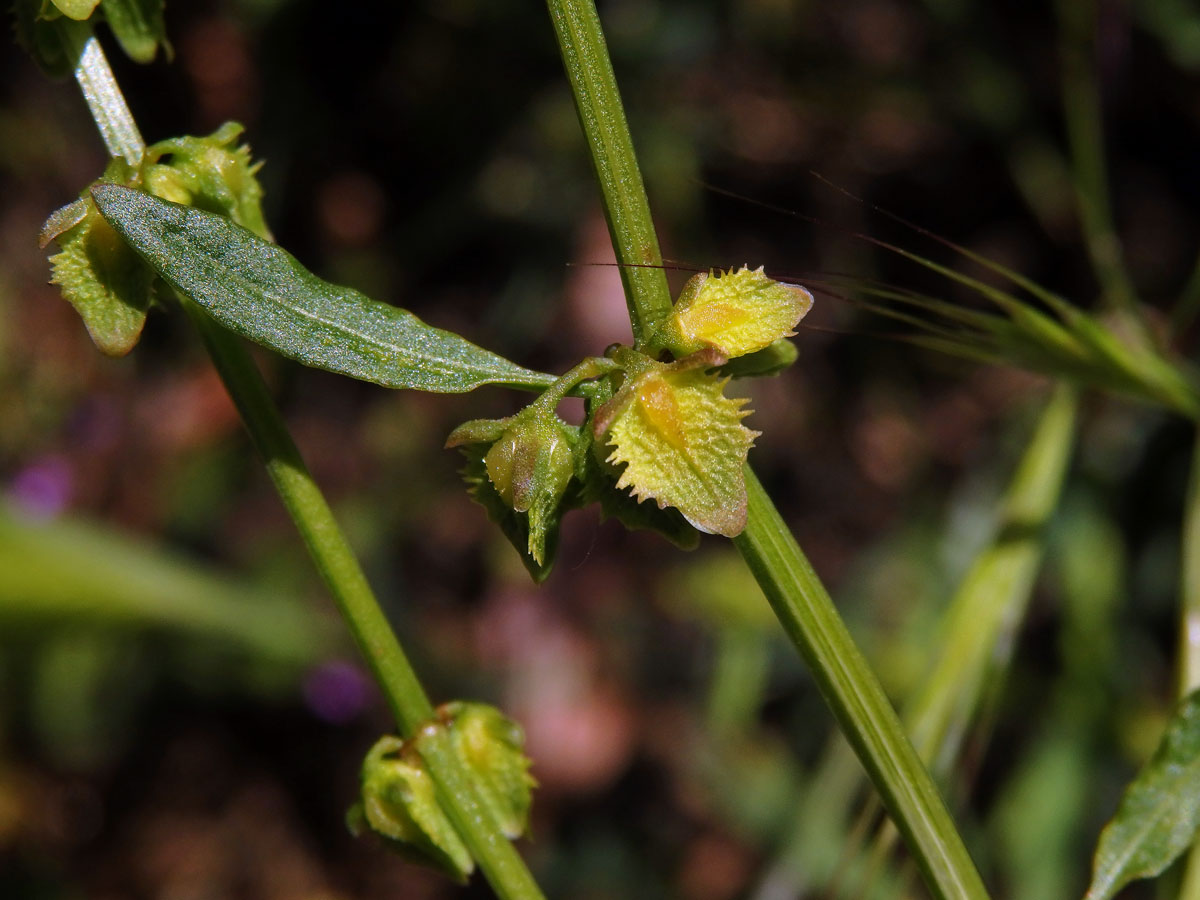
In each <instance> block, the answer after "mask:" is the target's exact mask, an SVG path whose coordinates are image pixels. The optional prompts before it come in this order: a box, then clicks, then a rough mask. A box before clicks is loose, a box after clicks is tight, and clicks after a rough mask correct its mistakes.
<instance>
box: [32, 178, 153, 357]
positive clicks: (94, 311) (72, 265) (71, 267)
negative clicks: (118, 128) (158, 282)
mask: <svg viewBox="0 0 1200 900" xmlns="http://www.w3.org/2000/svg"><path fill="white" fill-rule="evenodd" d="M130 177H131V176H130V172H129V167H128V165H126V164H125V162H124V161H123V160H119V159H114V160H112V161H111V162H110V163H109V165H108V168H107V169H105V172H104V178H105V179H112V180H116V181H125V180H127V179H128V178H130ZM51 240H55V241H57V242H58V244H59V246H60V247H61V248H62V252H60V253H57V254H55V255H54V256H52V257H50V264H51V267H52V269H53V275H52V276H51V279H50V280H51V282H52V283H54V284H56V285H58V286H59V287H60V288H61V289H62V294H63V297H64V298H65V299H66V300H67V301H68V302H69V303H70V304H71V305H72V306H74V307H75V311H76V312H78V313H79V316H80V318H82V319H83V324H84V325H85V326H86V327H87V330H88V334H89V335H91V338H92V340H93V341H94V342H95V344H96V346H97V347H98V348H100V350H101V351H102V352H103V353H106V354H107V355H109V356H124V355H125V354H126V353H128V352H129V351H130V350H132V349H133V347H134V345H135V344H136V343H137V341H138V338H139V337H140V336H141V333H142V327H143V326H144V325H145V323H146V310H147V309H148V308H149V306H150V301H151V296H152V292H151V287H152V285H153V281H154V273H153V272H152V271H151V270H150V269H148V268H146V266H145V264H144V263H143V262H142V260H141V258H140V257H139V256H138V255H137V254H136V253H134V252H133V250H131V249H130V248H129V245H128V244H126V243H125V242H124V241H123V240H122V239H121V237H120V235H118V234H117V232H116V231H114V230H113V228H112V226H111V225H109V224H108V222H106V221H105V220H104V218H103V217H102V216H101V215H100V213H99V212H98V211H97V209H96V207H95V205H94V204H93V203H92V202H91V197H90V194H88V192H86V191H85V192H84V194H83V196H82V199H81V200H78V201H76V202H75V203H72V204H71V205H69V206H66V207H63V209H61V210H59V211H58V212H57V213H55V214H54V215H53V216H52V217H51V219H50V221H49V222H47V223H46V226H45V228H43V230H42V242H43V246H45V244H46V243H49V241H51Z"/></svg>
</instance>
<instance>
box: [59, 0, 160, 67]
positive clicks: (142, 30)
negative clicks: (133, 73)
mask: <svg viewBox="0 0 1200 900" xmlns="http://www.w3.org/2000/svg"><path fill="white" fill-rule="evenodd" d="M56 2H58V0H56ZM72 2H80V0H72ZM93 5H94V4H93ZM100 10H101V12H103V13H104V18H105V19H106V20H107V21H108V25H109V27H110V28H112V31H113V34H114V35H115V36H116V38H117V42H118V43H119V44H120V45H121V49H122V50H124V51H125V53H126V54H127V55H128V56H129V58H130V59H132V60H133V61H134V62H140V63H148V62H153V61H154V56H155V54H156V53H157V52H158V48H159V45H160V44H161V45H162V46H163V47H164V48H165V49H166V51H167V54H168V58H169V56H170V52H171V45H170V44H168V43H167V27H166V25H165V23H164V22H163V0H100Z"/></svg>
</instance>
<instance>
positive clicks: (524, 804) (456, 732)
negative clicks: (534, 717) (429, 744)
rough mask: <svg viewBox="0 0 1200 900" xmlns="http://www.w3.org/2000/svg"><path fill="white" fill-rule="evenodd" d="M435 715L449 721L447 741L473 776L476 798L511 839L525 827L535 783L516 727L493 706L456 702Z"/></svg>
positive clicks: (522, 832)
mask: <svg viewBox="0 0 1200 900" xmlns="http://www.w3.org/2000/svg"><path fill="white" fill-rule="evenodd" d="M438 713H439V714H440V715H441V716H442V717H443V718H444V719H447V720H448V721H449V726H448V727H449V729H450V742H451V744H452V745H453V747H454V751H455V753H456V754H457V756H458V758H459V759H460V760H461V761H462V763H463V764H464V765H465V766H466V768H467V771H469V772H470V773H471V774H472V775H473V776H474V777H475V786H476V788H477V790H478V792H479V796H480V799H481V800H482V801H483V803H484V805H485V806H487V808H488V809H489V810H490V811H491V813H492V815H493V816H494V817H495V819H496V821H497V822H498V823H499V824H500V831H501V832H502V833H503V834H504V836H505V837H507V838H509V839H510V840H515V839H516V838H519V837H520V836H521V835H523V834H524V833H525V832H526V830H527V829H528V828H529V809H530V807H531V806H532V805H533V789H534V788H535V787H536V786H537V781H536V780H535V779H534V777H533V776H532V775H530V774H529V765H530V762H529V757H527V756H526V755H525V754H524V753H523V752H522V748H523V747H524V746H525V733H524V732H523V731H522V730H521V726H520V725H518V724H517V723H516V722H514V721H513V720H512V719H510V718H508V716H506V715H504V714H503V713H501V712H500V710H498V709H496V708H495V707H494V706H488V705H487V704H485V703H464V702H462V701H455V702H453V703H447V704H445V705H444V706H442V707H441V708H440V709H439V710H438Z"/></svg>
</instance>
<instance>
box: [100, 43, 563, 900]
mask: <svg viewBox="0 0 1200 900" xmlns="http://www.w3.org/2000/svg"><path fill="white" fill-rule="evenodd" d="M77 72H83V73H85V74H86V78H85V77H84V75H80V78H79V80H80V84H81V85H82V86H84V98H85V99H86V100H87V103H88V108H89V109H90V110H91V112H92V117H93V118H94V119H95V120H96V124H97V126H98V127H99V129H100V134H101V137H102V138H103V139H104V143H105V146H106V147H107V148H108V151H109V152H110V153H111V154H113V155H114V156H124V157H125V158H126V159H128V160H129V161H130V162H131V163H133V164H135V165H136V164H137V163H138V162H139V161H140V160H141V157H142V153H143V151H144V150H145V144H144V142H143V141H142V137H141V134H140V132H139V131H138V128H137V124H136V123H135V121H134V119H133V116H132V114H131V113H130V111H129V107H128V105H127V104H126V102H125V98H124V95H123V94H122V93H121V89H120V87H119V86H118V85H117V82H116V80H115V78H114V77H113V74H112V69H111V68H110V67H109V65H108V61H107V60H106V59H105V57H104V51H103V49H102V48H101V47H100V45H99V43H98V42H97V41H96V39H95V38H94V37H93V38H91V39H90V40H89V41H88V42H87V43H86V44H85V46H84V47H83V48H82V49H81V56H80V64H79V69H78V70H77ZM89 87H90V90H89ZM180 303H181V304H182V306H183V308H184V309H185V310H186V311H187V313H188V315H189V316H190V317H191V320H192V322H193V324H195V326H196V328H197V330H198V331H199V332H200V336H201V338H202V339H203V341H204V346H205V347H206V348H207V350H208V352H209V355H210V356H211V358H212V361H213V365H214V366H215V367H216V369H217V372H218V373H219V374H220V376H221V380H222V381H223V382H224V384H225V388H226V390H227V391H228V392H229V395H230V397H231V398H232V399H233V402H234V404H235V405H236V406H237V408H238V412H239V413H240V414H241V417H242V422H243V424H245V426H246V430H247V431H249V433H250V437H251V439H252V440H253V442H254V445H255V447H256V448H257V449H258V452H259V454H260V455H261V456H262V458H263V461H264V463H265V464H266V467H267V472H268V474H269V475H270V476H271V480H272V481H273V482H274V483H275V489H276V490H277V491H278V493H279V496H280V499H282V500H283V503H284V506H286V507H287V510H288V513H289V514H290V515H291V517H292V521H293V522H294V523H295V525H296V528H297V530H298V531H299V532H300V535H301V537H302V538H303V539H304V543H305V545H306V546H307V548H308V552H309V555H310V556H311V557H312V559H313V562H314V563H315V564H316V567H317V570H318V571H319V572H320V573H321V577H322V578H324V580H325V583H326V584H327V585H328V586H329V590H330V592H331V593H332V594H333V598H334V601H335V602H336V603H337V607H338V611H339V612H340V613H341V614H342V618H343V619H344V620H345V622H346V625H347V627H348V628H349V629H350V632H351V634H352V635H353V636H354V640H355V642H356V643H357V644H358V647H359V650H360V651H361V652H362V654H363V657H364V658H365V659H366V661H367V665H368V666H369V667H370V669H371V672H372V673H373V674H374V676H375V679H376V681H377V682H378V683H379V686H380V688H381V689H382V690H383V693H384V696H385V697H386V698H387V701H388V704H389V706H390V707H391V710H392V713H393V715H394V716H395V718H396V722H397V724H398V725H399V726H400V731H401V733H402V734H404V735H405V736H406V737H411V736H413V735H414V734H416V733H417V731H418V730H420V729H421V728H422V727H423V726H424V725H425V723H427V722H428V721H429V720H430V719H432V718H433V716H434V709H433V705H432V704H431V703H430V702H429V698H428V697H427V696H426V694H425V691H424V689H423V688H422V687H421V683H420V681H418V679H417V675H416V673H415V672H414V671H413V668H412V666H411V665H410V663H409V661H408V657H407V656H406V655H405V653H404V650H403V649H402V648H401V646H400V642H399V641H398V640H397V639H396V635H395V632H394V631H393V630H392V627H391V625H390V624H389V623H388V621H387V617H386V616H384V614H383V610H382V609H381V608H380V606H379V601H378V600H377V599H376V598H375V594H374V592H373V591H372V590H371V586H370V584H369V583H368V582H367V579H366V576H365V575H364V574H363V571H362V567H361V566H360V565H359V563H358V558H357V557H356V556H355V555H354V551H353V550H352V549H351V547H350V544H349V543H348V542H347V541H346V538H345V535H344V534H343V533H342V530H341V528H340V527H339V526H338V524H337V520H336V519H335V518H334V516H333V511H332V510H331V509H330V508H329V504H328V503H327V502H326V501H325V497H324V495H323V494H322V493H321V489H320V488H319V487H318V486H317V483H316V482H315V481H314V480H313V477H312V475H311V474H310V473H309V471H308V468H307V467H306V466H305V465H304V460H303V459H301V457H300V451H299V450H298V449H297V448H296V444H295V442H294V441H293V440H292V437H291V434H290V433H289V432H288V430H287V425H286V424H285V423H284V421H283V417H282V416H281V415H280V414H279V410H278V408H277V407H276V406H275V402H274V400H273V399H272V398H271V394H270V392H269V391H268V390H267V386H266V384H265V383H264V382H263V380H262V375H261V374H259V371H258V369H257V367H256V366H255V365H254V361H253V360H252V359H251V358H250V355H249V354H248V353H247V352H246V349H245V348H244V347H243V346H242V344H241V343H240V341H239V340H238V338H236V337H235V336H234V335H232V334H230V333H229V332H227V331H225V330H224V329H223V328H221V326H219V325H218V324H217V323H216V322H214V321H213V320H212V319H210V318H209V317H208V315H207V314H206V313H205V312H204V311H203V310H202V309H201V308H200V307H199V306H197V305H196V304H195V303H193V302H192V301H191V300H189V299H187V298H186V297H180ZM432 731H434V732H437V733H439V734H441V733H442V730H440V729H432ZM420 751H421V757H422V759H423V760H424V761H425V764H426V766H427V767H428V769H429V774H430V776H431V777H432V778H433V781H434V783H435V784H436V785H437V787H438V797H439V801H440V803H441V805H442V807H443V809H445V810H446V813H447V815H449V817H450V819H451V821H452V822H453V823H454V825H455V828H456V829H457V830H458V833H459V835H460V836H461V837H462V839H463V841H464V843H466V845H467V847H468V848H469V849H470V851H471V855H472V856H474V857H475V861H476V862H477V863H478V864H479V867H480V869H482V870H483V873H484V875H485V876H486V877H487V879H488V881H489V882H490V883H491V885H492V887H493V889H494V890H495V891H496V893H497V895H498V896H500V897H501V898H504V900H542V897H543V895H542V892H541V890H540V889H539V888H538V886H537V883H536V882H535V881H534V880H533V876H532V875H531V874H530V873H529V869H528V868H527V867H526V866H525V862H524V860H522V859H521V856H520V854H518V853H517V851H516V849H515V848H514V847H513V845H512V844H511V843H510V842H509V841H508V839H507V838H505V837H504V834H503V833H502V831H501V830H500V826H499V824H498V823H497V822H496V821H495V819H494V817H493V816H492V815H491V814H490V813H489V812H488V810H487V808H486V807H484V806H483V805H482V804H481V803H480V802H479V800H478V799H477V796H476V791H475V786H474V783H473V782H472V780H471V778H470V776H469V775H468V774H467V773H466V771H464V769H463V767H462V765H461V763H460V762H459V760H458V758H457V756H456V755H455V753H454V751H453V749H452V748H450V747H449V746H448V744H447V743H446V741H445V740H444V739H443V738H441V737H438V738H437V739H431V740H426V741H423V742H421V745H420Z"/></svg>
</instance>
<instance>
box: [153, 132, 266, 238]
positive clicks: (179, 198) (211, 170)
mask: <svg viewBox="0 0 1200 900" xmlns="http://www.w3.org/2000/svg"><path fill="white" fill-rule="evenodd" d="M244 130H245V129H243V128H242V126H241V125H239V124H238V123H237V122H226V123H225V124H224V125H222V126H221V127H220V128H218V129H217V130H216V131H214V132H213V133H212V134H210V135H208V136H207V137H180V138H172V139H171V140H167V141H159V142H158V143H157V144H154V145H152V146H150V147H148V148H146V157H145V160H146V161H145V162H144V163H143V164H142V172H143V179H144V181H145V188H146V190H147V191H149V192H150V193H151V194H154V195H155V196H156V197H161V198H163V199H164V200H170V201H172V202H173V203H182V204H183V205H184V206H195V207H197V208H198V209H203V210H207V211H208V212H213V213H217V214H219V215H222V216H228V217H229V218H230V219H232V220H233V221H234V222H236V223H237V224H238V225H241V226H242V227H243V228H248V229H250V230H251V231H253V232H254V233H255V234H257V235H258V236H259V237H261V238H265V239H267V240H270V239H271V232H270V230H269V229H268V228H267V223H266V221H265V220H264V219H263V213H262V196H263V190H262V186H261V185H260V184H259V183H258V178H257V177H256V175H257V173H258V170H259V169H260V168H262V163H251V161H250V148H249V147H247V146H246V145H244V144H243V145H241V146H240V147H239V146H238V144H237V139H238V138H239V137H240V136H241V134H242V132H243V131H244Z"/></svg>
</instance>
